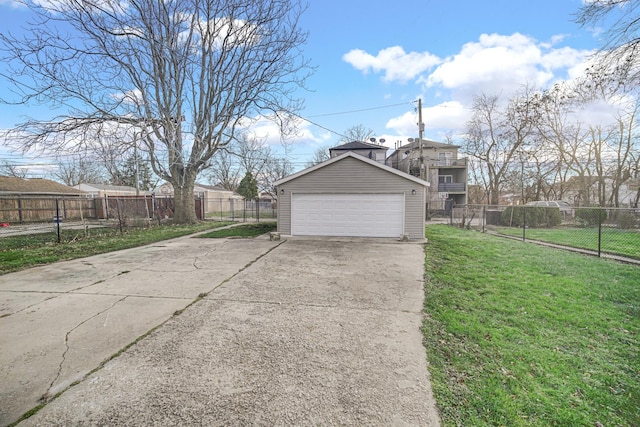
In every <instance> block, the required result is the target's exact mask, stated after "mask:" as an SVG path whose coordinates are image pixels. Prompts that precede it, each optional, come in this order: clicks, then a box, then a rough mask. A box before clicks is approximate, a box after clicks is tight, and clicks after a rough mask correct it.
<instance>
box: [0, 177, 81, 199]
mask: <svg viewBox="0 0 640 427" xmlns="http://www.w3.org/2000/svg"><path fill="white" fill-rule="evenodd" d="M0 195H11V196H13V195H24V196H27V195H28V196H85V195H86V194H84V192H82V191H80V190H78V189H77V188H73V187H69V186H67V185H64V184H60V183H59V182H55V181H51V180H50V179H44V178H16V177H13V176H0Z"/></svg>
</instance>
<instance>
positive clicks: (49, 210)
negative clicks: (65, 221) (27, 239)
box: [0, 196, 96, 224]
mask: <svg viewBox="0 0 640 427" xmlns="http://www.w3.org/2000/svg"><path fill="white" fill-rule="evenodd" d="M56 203H57V205H56ZM58 216H60V217H63V218H69V219H83V218H96V203H95V199H87V198H81V197H77V196H76V197H33V196H4V197H0V222H2V223H9V224H12V223H17V224H25V223H30V222H51V221H53V219H54V217H58Z"/></svg>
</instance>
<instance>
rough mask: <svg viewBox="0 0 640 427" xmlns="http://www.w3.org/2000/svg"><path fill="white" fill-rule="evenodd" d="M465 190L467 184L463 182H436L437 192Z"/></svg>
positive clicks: (459, 191) (461, 191)
mask: <svg viewBox="0 0 640 427" xmlns="http://www.w3.org/2000/svg"><path fill="white" fill-rule="evenodd" d="M465 191H467V184H465V183H464V182H449V183H446V184H444V183H438V192H439V193H464V192H465Z"/></svg>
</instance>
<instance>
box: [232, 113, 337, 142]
mask: <svg viewBox="0 0 640 427" xmlns="http://www.w3.org/2000/svg"><path fill="white" fill-rule="evenodd" d="M293 125H294V126H295V127H296V131H295V132H294V133H293V134H292V135H288V136H287V137H286V140H284V142H287V143H292V144H294V145H295V144H301V143H311V144H312V145H316V144H317V145H321V144H324V143H325V142H326V141H328V140H329V139H331V134H330V133H329V132H326V131H320V132H318V131H315V129H314V128H313V125H311V124H310V123H309V122H306V121H304V120H300V119H297V120H295V123H293ZM242 126H244V127H245V128H246V129H247V130H248V132H249V133H250V134H251V136H253V137H255V138H257V139H260V140H263V141H264V142H265V144H267V145H270V146H277V145H280V144H282V143H283V138H282V135H281V132H280V127H279V126H278V124H277V123H276V122H274V121H273V120H272V119H270V118H268V117H264V116H261V117H255V118H253V119H247V120H246V121H245V122H244V123H243V124H242Z"/></svg>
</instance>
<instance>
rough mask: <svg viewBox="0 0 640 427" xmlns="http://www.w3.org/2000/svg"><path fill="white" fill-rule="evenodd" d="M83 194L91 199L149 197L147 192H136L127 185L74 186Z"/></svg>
mask: <svg viewBox="0 0 640 427" xmlns="http://www.w3.org/2000/svg"><path fill="white" fill-rule="evenodd" d="M74 188H77V189H79V190H81V191H84V192H85V193H89V194H90V195H91V196H92V197H104V196H109V197H122V196H136V195H141V196H142V195H149V194H150V193H149V192H147V191H142V190H140V191H138V190H136V188H135V187H129V186H127V185H110V184H78V185H76V186H74Z"/></svg>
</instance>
